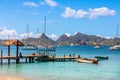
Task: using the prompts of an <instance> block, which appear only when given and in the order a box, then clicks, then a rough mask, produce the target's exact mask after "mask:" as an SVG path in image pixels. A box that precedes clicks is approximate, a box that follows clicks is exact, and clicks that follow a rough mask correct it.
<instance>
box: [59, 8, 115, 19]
mask: <svg viewBox="0 0 120 80" xmlns="http://www.w3.org/2000/svg"><path fill="white" fill-rule="evenodd" d="M114 15H116V11H115V10H110V9H109V8H107V7H101V8H94V9H92V8H90V9H89V10H88V11H85V10H83V9H79V10H75V9H72V8H70V7H66V8H65V11H64V13H62V14H61V16H62V17H64V18H70V17H71V18H84V17H88V18H89V19H95V18H98V17H100V16H114Z"/></svg>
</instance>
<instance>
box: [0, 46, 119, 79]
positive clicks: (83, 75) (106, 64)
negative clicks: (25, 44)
mask: <svg viewBox="0 0 120 80" xmlns="http://www.w3.org/2000/svg"><path fill="white" fill-rule="evenodd" d="M0 49H2V50H3V55H7V47H3V46H1V47H0ZM19 52H22V54H25V55H27V54H31V53H32V52H37V51H23V50H21V49H20V50H19ZM15 53H16V47H14V46H12V47H11V55H15ZM53 53H56V55H57V56H63V55H64V54H65V55H68V54H73V53H74V54H75V55H76V56H77V55H78V54H79V55H80V56H81V57H85V58H94V56H109V59H108V60H101V61H99V63H98V64H97V65H96V64H86V63H78V62H34V63H20V64H14V63H13V64H10V65H7V64H4V65H0V76H2V75H8V76H15V77H23V78H27V79H29V80H120V51H110V50H109V47H108V46H103V47H102V48H101V49H94V47H93V46H63V47H58V48H57V51H56V52H53ZM22 61H25V60H22ZM4 62H6V61H5V60H4ZM13 62H14V61H13Z"/></svg>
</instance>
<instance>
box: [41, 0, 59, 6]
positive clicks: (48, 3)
mask: <svg viewBox="0 0 120 80" xmlns="http://www.w3.org/2000/svg"><path fill="white" fill-rule="evenodd" d="M40 4H41V5H45V4H47V5H49V6H51V7H56V6H57V5H58V4H57V3H56V2H55V1H54V0H45V1H44V2H40Z"/></svg>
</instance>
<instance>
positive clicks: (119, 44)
mask: <svg viewBox="0 0 120 80" xmlns="http://www.w3.org/2000/svg"><path fill="white" fill-rule="evenodd" d="M118 27H119V23H117V29H116V32H117V33H116V35H117V36H116V38H115V39H117V37H118ZM109 49H110V50H116V51H117V50H120V43H117V45H114V46H112V47H110V48H109Z"/></svg>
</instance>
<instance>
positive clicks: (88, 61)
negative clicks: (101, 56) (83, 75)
mask: <svg viewBox="0 0 120 80" xmlns="http://www.w3.org/2000/svg"><path fill="white" fill-rule="evenodd" d="M76 60H77V61H78V62H81V63H92V64H97V63H98V60H97V59H89V58H78V59H76Z"/></svg>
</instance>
